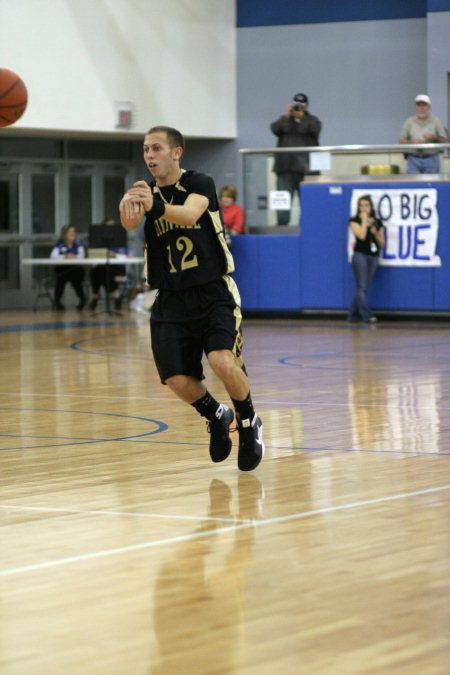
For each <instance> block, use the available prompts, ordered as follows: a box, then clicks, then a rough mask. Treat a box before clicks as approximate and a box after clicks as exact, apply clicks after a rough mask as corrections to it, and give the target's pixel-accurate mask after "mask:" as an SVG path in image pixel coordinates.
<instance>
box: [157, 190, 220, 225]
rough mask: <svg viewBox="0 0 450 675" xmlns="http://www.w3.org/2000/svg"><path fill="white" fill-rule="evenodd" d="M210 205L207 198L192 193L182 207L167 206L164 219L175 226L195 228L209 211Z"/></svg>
mask: <svg viewBox="0 0 450 675" xmlns="http://www.w3.org/2000/svg"><path fill="white" fill-rule="evenodd" d="M208 205H209V200H208V198H207V197H205V196H204V195H198V194H196V193H195V192H192V193H191V194H190V195H189V196H188V198H187V199H186V201H185V202H184V204H182V205H181V206H176V205H173V204H166V205H165V211H164V214H163V216H162V217H163V218H164V219H165V220H168V221H169V222H170V223H175V225H184V226H185V227H193V226H194V225H195V224H196V223H198V221H199V219H200V217H201V216H202V215H203V213H204V212H205V211H206V210H207V208H208Z"/></svg>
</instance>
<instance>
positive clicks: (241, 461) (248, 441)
mask: <svg viewBox="0 0 450 675" xmlns="http://www.w3.org/2000/svg"><path fill="white" fill-rule="evenodd" d="M237 428H238V432H239V450H238V467H239V468H240V470H241V471H253V469H256V467H257V466H258V464H259V463H260V461H261V460H262V458H263V456H264V443H263V439H262V422H261V420H260V418H259V417H258V416H257V415H255V416H254V418H253V419H252V420H251V419H250V418H248V419H246V420H241V419H239V416H237Z"/></svg>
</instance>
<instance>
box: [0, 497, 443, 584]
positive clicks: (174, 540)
mask: <svg viewBox="0 0 450 675" xmlns="http://www.w3.org/2000/svg"><path fill="white" fill-rule="evenodd" d="M445 490H450V484H447V485H440V486H439V487H434V488H424V489H423V490H415V491H414V492H400V493H399V494H396V495H389V496H387V497H377V498H375V499H365V500H363V501H359V502H350V503H349V504H341V505H340V506H328V507H325V508H322V509H313V510H312V511H301V512H300V513H291V514H289V515H286V516H278V517H276V518H266V519H262V520H251V521H248V522H244V523H241V524H240V525H229V526H227V527H218V528H216V529H212V530H206V531H204V532H192V533H190V534H185V535H181V536H178V537H168V538H167V539H158V540H156V541H148V542H143V543H142V544H133V545H131V546H121V547H119V548H110V549H106V550H103V551H96V552H93V553H84V554H82V555H75V556H69V557H67V558H58V559H56V560H48V561H47V562H42V563H36V564H34V565H23V566H22V567H12V568H10V569H6V570H2V571H0V577H9V576H13V575H17V574H25V573H27V572H36V571H40V570H45V569H49V568H51V567H61V566H63V565H71V564H73V563H78V562H84V561H85V560H98V559H99V558H107V557H110V556H114V555H122V554H124V553H134V552H135V551H142V550H145V549H150V548H156V547H159V546H166V545H172V544H179V543H181V542H186V541H194V540H195V539H200V538H203V537H210V536H212V535H217V534H225V533H227V532H236V531H237V530H244V529H248V528H253V527H263V526H265V525H276V524H278V523H284V522H288V521H291V520H300V519H302V518H310V517H312V516H320V515H323V514H326V513H337V512H339V511H348V510H350V509H356V508H360V507H364V506H372V505H373V504H383V503H386V502H392V501H396V500H400V499H408V498H409V497H420V496H422V495H428V494H435V493H438V492H443V491H445Z"/></svg>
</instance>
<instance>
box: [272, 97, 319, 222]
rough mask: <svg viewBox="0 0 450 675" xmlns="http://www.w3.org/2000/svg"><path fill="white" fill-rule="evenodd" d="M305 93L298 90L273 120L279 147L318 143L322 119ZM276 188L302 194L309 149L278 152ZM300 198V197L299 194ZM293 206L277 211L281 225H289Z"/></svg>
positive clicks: (307, 168) (307, 166) (276, 159)
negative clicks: (313, 112) (300, 186)
mask: <svg viewBox="0 0 450 675" xmlns="http://www.w3.org/2000/svg"><path fill="white" fill-rule="evenodd" d="M308 104H309V101H308V97H307V96H306V94H296V95H295V96H294V99H293V101H292V102H291V103H289V105H288V109H287V112H286V114H285V115H281V117H279V118H278V119H277V120H275V122H272V124H271V125H270V129H271V131H272V133H274V134H275V136H277V137H278V143H277V147H278V148H293V147H300V148H305V147H308V146H317V145H319V134H320V131H321V129H322V122H321V121H320V120H319V118H318V117H315V116H314V115H311V113H310V112H309V111H308ZM273 170H274V171H275V173H276V174H277V190H283V191H287V192H289V194H290V195H291V198H293V197H294V195H297V197H299V185H300V183H301V181H302V180H303V178H304V176H305V174H306V173H308V170H309V156H308V153H306V152H303V153H300V152H297V153H293V152H292V153H290V152H286V153H278V154H277V155H276V156H275V163H274V169H273ZM299 200H300V198H299ZM290 217H291V212H290V210H285V211H277V221H278V225H289V220H290Z"/></svg>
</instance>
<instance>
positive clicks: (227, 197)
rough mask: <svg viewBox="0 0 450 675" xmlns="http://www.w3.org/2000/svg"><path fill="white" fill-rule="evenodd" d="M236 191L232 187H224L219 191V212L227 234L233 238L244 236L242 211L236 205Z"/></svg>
mask: <svg viewBox="0 0 450 675" xmlns="http://www.w3.org/2000/svg"><path fill="white" fill-rule="evenodd" d="M236 199H237V190H236V188H235V186H234V185H224V186H223V187H222V188H220V191H219V200H220V211H221V213H222V220H223V223H224V225H225V231H226V233H227V234H229V235H231V236H232V237H234V236H235V235H237V234H245V224H244V223H245V214H244V209H243V208H242V207H241V206H239V204H236Z"/></svg>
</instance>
